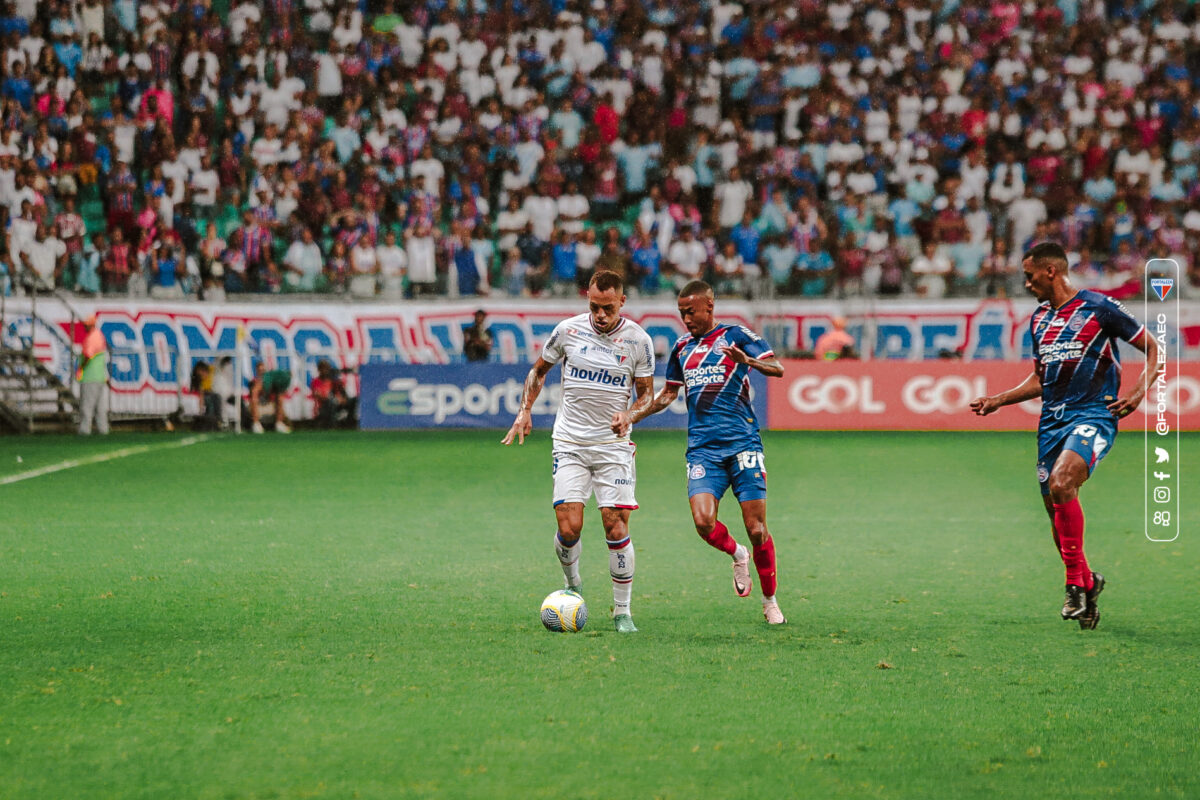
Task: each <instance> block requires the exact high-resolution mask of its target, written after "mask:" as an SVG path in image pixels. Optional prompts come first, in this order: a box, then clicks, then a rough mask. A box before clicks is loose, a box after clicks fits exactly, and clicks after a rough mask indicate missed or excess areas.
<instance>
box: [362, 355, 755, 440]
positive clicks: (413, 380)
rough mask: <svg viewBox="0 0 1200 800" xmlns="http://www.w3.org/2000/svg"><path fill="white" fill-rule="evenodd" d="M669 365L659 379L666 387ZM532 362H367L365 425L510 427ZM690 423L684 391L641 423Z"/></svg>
mask: <svg viewBox="0 0 1200 800" xmlns="http://www.w3.org/2000/svg"><path fill="white" fill-rule="evenodd" d="M664 368H665V367H664V365H661V364H660V365H659V368H658V372H657V377H655V379H654V388H655V391H657V390H659V389H661V388H662V387H663V383H664V380H663V377H662V375H663V370H664ZM528 373H529V366H528V365H524V364H490V363H480V364H446V365H436V364H431V365H413V364H363V365H362V367H361V368H360V373H359V378H360V390H359V418H360V419H359V425H360V427H362V428H363V429H364V430H386V429H395V428H508V427H509V426H510V425H512V421H513V417H515V416H516V414H517V409H518V408H519V407H520V403H521V390H522V387H523V386H524V383H525V376H526V375H527V374H528ZM561 379H562V369H561V368H560V367H555V368H554V369H552V370H551V371H550V374H549V375H547V376H546V387H545V388H544V389H543V390H542V393H541V395H539V396H538V399H537V402H536V403H534V405H533V427H534V429H535V430H543V431H549V430H550V428H551V426H553V425H554V415H555V413H557V411H558V403H559V399H560V398H561V396H562V384H561ZM750 387H751V390H752V391H753V394H754V411H755V414H756V415H757V416H758V420H759V424H760V425H762V426H764V427H765V426H766V421H767V387H766V378H764V377H763V376H762V375H759V374H758V373H757V372H755V373H752V374H751V379H750ZM638 428H639V429H645V428H677V429H684V428H687V405H686V404H685V403H684V396H683V393H682V392H680V394H679V398H678V399H677V400H676V401H675V402H674V403H673V404H671V406H670V407H669V408H667V409H666V410H665V411H662V412H661V413H659V414H655V415H654V416H652V417H650V418H649V419H646V420H644V421H643V422H641V423H640V424H639V425H638Z"/></svg>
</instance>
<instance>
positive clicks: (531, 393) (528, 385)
mask: <svg viewBox="0 0 1200 800" xmlns="http://www.w3.org/2000/svg"><path fill="white" fill-rule="evenodd" d="M553 366H554V365H553V364H550V363H547V362H546V361H545V360H544V359H542V358H539V359H538V360H537V361H536V362H534V365H533V367H532V368H531V369H530V370H529V374H528V375H526V376H525V390H524V391H523V392H521V408H520V410H519V411H517V418H516V419H515V420H513V424H512V427H511V428H509V429H508V433H507V434H505V436H504V438H503V439H501V440H500V441H501V443H502V444H505V445H510V444H512V443H513V440H514V439H515V440H516V442H517V444H525V437H526V436H528V435H529V434H530V433H531V432H532V431H533V403H534V401H535V400H537V398H538V395H539V394H541V393H542V387H543V386H545V385H546V375H547V374H548V373H549V372H550V368H551V367H553Z"/></svg>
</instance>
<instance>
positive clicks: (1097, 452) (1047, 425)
mask: <svg viewBox="0 0 1200 800" xmlns="http://www.w3.org/2000/svg"><path fill="white" fill-rule="evenodd" d="M1116 438H1117V421H1116V420H1115V419H1114V418H1113V416H1112V415H1111V414H1108V413H1107V412H1106V411H1101V412H1098V413H1089V414H1086V415H1072V416H1071V417H1070V418H1069V419H1063V420H1053V419H1051V420H1049V421H1045V420H1043V422H1042V423H1041V424H1040V425H1039V426H1038V461H1037V478H1038V483H1039V484H1040V485H1041V489H1042V494H1043V495H1048V494H1050V473H1051V472H1053V471H1054V464H1055V462H1056V461H1058V457H1059V456H1060V455H1062V453H1063V451H1064V450H1071V451H1073V452H1076V453H1078V454H1079V455H1080V457H1081V458H1083V461H1084V463H1085V464H1087V468H1088V475H1091V474H1092V470H1093V469H1095V468H1096V465H1097V464H1099V463H1100V459H1102V458H1104V457H1105V456H1106V455H1108V451H1109V450H1111V449H1112V446H1113V442H1114V441H1116Z"/></svg>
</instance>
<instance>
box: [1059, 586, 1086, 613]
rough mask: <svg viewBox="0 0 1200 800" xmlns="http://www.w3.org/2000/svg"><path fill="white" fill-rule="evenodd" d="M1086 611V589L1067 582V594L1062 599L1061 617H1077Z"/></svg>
mask: <svg viewBox="0 0 1200 800" xmlns="http://www.w3.org/2000/svg"><path fill="white" fill-rule="evenodd" d="M1085 611H1087V591H1086V590H1085V589H1084V588H1083V587H1082V586H1076V585H1075V584H1073V583H1068V584H1067V596H1066V599H1064V600H1063V607H1062V618H1063V619H1079V617H1080V616H1081V615H1082V614H1083V613H1084V612H1085Z"/></svg>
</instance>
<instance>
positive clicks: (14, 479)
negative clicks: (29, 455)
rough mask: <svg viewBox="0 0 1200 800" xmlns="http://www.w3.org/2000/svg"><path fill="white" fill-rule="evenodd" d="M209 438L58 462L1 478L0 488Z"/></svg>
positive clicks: (191, 443)
mask: <svg viewBox="0 0 1200 800" xmlns="http://www.w3.org/2000/svg"><path fill="white" fill-rule="evenodd" d="M209 438H211V437H209V436H204V435H201V436H188V437H185V438H183V439H180V440H179V441H177V442H169V443H167V444H139V445H134V446H133V447H123V448H121V449H120V450H113V451H111V452H108V453H98V454H97V455H94V456H88V457H87V458H72V459H68V460H66V461H59V462H58V463H57V464H50V465H48V466H45V467H38V468H37V469H31V470H28V471H27V472H18V473H17V474H16V475H7V476H5V477H3V478H0V486H6V485H8V484H10V483H18V482H20V481H27V480H29V479H31V478H40V477H41V476H43V475H50V474H52V473H55V472H62V471H63V470H67V469H74V468H75V467H86V466H89V465H91V464H101V463H103V462H105V461H115V460H116V459H118V458H126V457H128V456H136V455H141V454H142V453H149V452H152V451H155V450H170V449H172V448H176V447H187V446H188V445H193V444H198V443H200V442H204V441H207V440H208V439H209Z"/></svg>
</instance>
